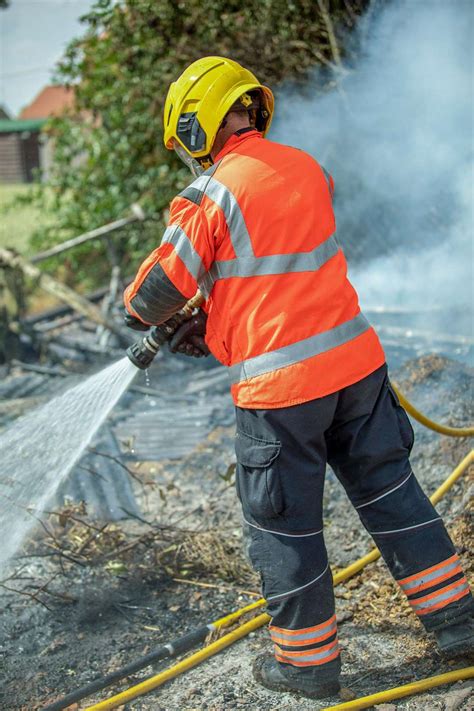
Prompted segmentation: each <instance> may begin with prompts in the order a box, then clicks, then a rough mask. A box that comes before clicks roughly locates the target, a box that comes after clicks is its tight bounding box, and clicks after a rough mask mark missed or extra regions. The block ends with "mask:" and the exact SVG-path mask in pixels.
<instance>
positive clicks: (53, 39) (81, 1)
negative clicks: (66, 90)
mask: <svg viewBox="0 0 474 711" xmlns="http://www.w3.org/2000/svg"><path fill="white" fill-rule="evenodd" d="M92 5H93V0H10V6H9V7H8V8H7V9H6V10H0V106H4V107H5V108H6V110H7V111H8V113H9V114H10V115H12V116H13V117H15V116H17V115H18V113H19V112H20V111H21V109H22V108H23V107H24V106H25V105H27V104H29V103H30V102H31V101H32V100H33V99H34V97H35V96H36V95H37V94H38V93H39V91H40V90H41V89H42V88H43V87H44V86H45V85H46V84H49V83H50V82H51V75H52V73H53V70H54V66H55V63H56V62H57V61H58V59H59V58H60V57H61V55H62V53H63V51H64V49H65V47H66V45H67V44H68V42H69V41H70V40H71V39H73V38H74V37H76V36H78V35H80V34H82V32H83V29H82V27H83V26H82V25H81V23H80V22H79V19H78V18H79V17H80V16H81V15H84V14H86V13H87V12H88V10H89V9H90V7H91V6H92Z"/></svg>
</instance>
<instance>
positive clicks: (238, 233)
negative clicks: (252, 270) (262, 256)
mask: <svg viewBox="0 0 474 711" xmlns="http://www.w3.org/2000/svg"><path fill="white" fill-rule="evenodd" d="M190 187H193V188H196V189H197V190H202V191H203V192H204V194H205V195H207V197H209V198H210V199H211V200H212V201H213V202H215V203H216V205H219V207H220V208H221V210H222V212H223V213H224V215H225V219H226V222H227V226H228V228H229V234H230V240H231V242H232V246H233V248H234V252H235V254H236V256H237V257H249V256H251V257H253V256H254V251H253V247H252V241H251V239H250V235H249V232H248V229H247V225H246V224H245V220H244V216H243V215H242V211H241V209H240V207H239V203H238V202H237V199H236V197H235V196H234V194H233V193H232V192H231V191H230V190H229V188H227V187H226V186H225V185H224V184H223V183H220V182H219V181H218V180H216V179H215V178H213V177H209V176H208V175H201V176H200V177H199V178H197V180H195V181H194V182H193V183H191V186H190Z"/></svg>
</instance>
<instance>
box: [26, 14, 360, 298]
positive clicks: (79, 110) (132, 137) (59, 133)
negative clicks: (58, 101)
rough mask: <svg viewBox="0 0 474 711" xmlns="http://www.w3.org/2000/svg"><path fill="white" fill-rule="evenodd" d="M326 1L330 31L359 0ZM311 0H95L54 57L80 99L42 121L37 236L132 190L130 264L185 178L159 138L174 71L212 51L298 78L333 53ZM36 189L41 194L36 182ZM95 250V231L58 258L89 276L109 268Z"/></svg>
mask: <svg viewBox="0 0 474 711" xmlns="http://www.w3.org/2000/svg"><path fill="white" fill-rule="evenodd" d="M325 2H326V5H325V7H327V8H328V9H329V12H330V16H331V18H332V21H333V23H334V26H335V27H336V29H337V28H339V29H338V31H341V30H344V28H345V27H346V28H347V27H350V26H351V25H352V24H353V23H354V19H355V17H356V14H357V13H359V12H361V10H362V8H363V7H365V5H366V4H367V2H366V0H358V1H356V0H330V2H328V0H325ZM319 6H320V3H319V2H317V1H314V0H246V2H242V0H238V1H236V0H186V1H185V0H181V1H177V0H122V1H121V2H116V0H98V1H97V2H96V4H95V5H94V6H93V9H92V10H91V12H90V13H89V14H87V15H85V16H84V17H83V18H82V21H83V23H84V24H85V27H86V31H85V34H84V36H83V37H81V38H79V39H77V40H74V41H73V42H72V43H71V44H70V45H69V47H68V49H67V51H66V53H65V55H64V58H63V60H62V61H61V63H60V65H59V69H58V73H57V80H58V81H59V82H61V83H63V84H66V85H68V86H73V87H74V88H75V92H76V107H75V113H74V114H70V115H68V116H65V117H63V118H61V119H54V120H52V121H51V122H50V124H49V127H48V131H49V132H50V133H51V135H52V136H53V137H54V141H55V145H56V152H55V162H54V166H53V170H52V173H51V176H50V179H49V180H48V183H47V185H46V187H47V188H50V189H51V190H50V191H49V194H51V192H52V194H53V195H54V200H53V201H52V205H51V209H52V212H53V213H54V216H55V222H54V226H53V227H52V228H51V227H50V228H48V229H46V230H42V231H40V232H39V233H38V234H37V235H36V237H35V238H34V244H35V247H36V248H38V249H40V248H41V249H42V248H45V247H46V246H50V245H51V244H53V243H56V242H58V241H61V240H62V239H64V238H66V237H69V236H72V235H75V234H78V233H80V232H82V231H85V230H88V229H92V228H94V227H97V226H99V225H102V224H104V223H106V222H108V221H111V220H113V219H116V218H118V217H120V216H123V214H124V213H125V212H126V211H127V209H128V207H129V205H130V204H131V203H132V202H134V201H139V202H140V203H141V205H142V206H143V208H144V210H145V212H146V213H147V214H148V215H151V216H153V218H154V220H152V221H150V222H147V223H145V225H142V226H139V227H129V228H127V229H126V231H124V235H123V236H122V238H121V239H120V240H116V244H117V245H119V254H120V259H121V261H122V264H123V268H124V270H125V271H126V272H127V271H128V272H132V271H133V269H134V268H135V266H136V263H137V261H138V260H139V259H141V258H142V257H143V256H144V254H145V253H146V252H147V250H149V249H152V248H153V247H155V246H156V245H157V243H158V242H159V240H160V237H161V232H162V222H163V211H164V210H165V208H166V206H167V205H168V203H169V201H170V199H171V198H172V197H173V196H174V195H175V194H176V192H177V191H179V190H180V189H182V188H183V187H184V185H185V184H187V183H188V182H189V180H190V175H189V173H188V171H187V169H185V168H183V167H182V165H181V164H180V163H179V161H177V159H176V158H175V157H174V155H173V154H172V153H170V152H169V151H166V150H165V149H164V148H163V144H162V119H161V113H162V109H163V104H164V99H165V96H166V92H167V89H168V86H169V84H170V82H172V81H173V80H174V79H176V77H177V76H178V75H179V74H180V72H181V71H182V70H183V69H184V68H185V67H186V66H187V65H188V64H189V63H190V62H192V61H194V60H195V59H197V58H199V57H201V56H206V55H210V54H220V55H225V56H228V57H231V58H232V59H235V60H237V61H239V62H241V63H243V64H244V65H245V66H247V67H248V68H249V69H251V70H252V71H253V72H255V74H256V75H257V76H258V78H259V79H260V81H262V82H266V83H268V84H270V85H271V86H275V85H276V84H277V83H278V82H281V81H282V80H284V79H286V78H291V79H292V80H299V79H301V80H304V78H305V76H306V75H307V72H308V69H309V68H311V67H313V66H314V65H315V64H317V63H318V62H320V61H327V60H329V61H332V60H333V56H332V52H331V47H330V43H329V41H328V34H327V27H326V24H325V22H324V18H323V17H322V15H321V12H320V8H319ZM34 190H35V198H34V199H35V200H36V201H40V202H41V201H42V200H43V197H44V195H43V193H44V186H42V185H39V186H37V187H36V188H35V189H34ZM103 255H104V246H103V245H100V246H98V243H97V242H94V243H93V244H89V245H86V246H84V247H82V248H81V249H78V250H74V252H70V253H68V254H67V257H64V256H63V258H62V259H61V261H62V262H63V265H64V262H65V261H66V264H67V265H68V267H69V268H70V273H71V275H72V276H73V278H74V279H75V280H76V281H77V279H78V278H79V279H86V280H87V281H88V282H91V283H92V282H98V281H100V280H101V279H103V278H104V277H105V275H106V274H107V273H108V269H109V267H108V264H107V262H106V260H104V259H102V257H103ZM48 266H51V263H50V264H49V265H48ZM53 266H54V264H53ZM91 285H92V284H91Z"/></svg>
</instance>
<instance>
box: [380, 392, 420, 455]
mask: <svg viewBox="0 0 474 711" xmlns="http://www.w3.org/2000/svg"><path fill="white" fill-rule="evenodd" d="M385 384H386V386H387V389H388V392H389V393H390V397H391V400H392V402H393V404H394V406H395V411H396V413H397V418H398V424H399V428H400V437H401V440H402V445H403V446H404V447H405V449H407V450H408V453H410V452H411V450H412V447H413V444H414V442H415V433H414V431H413V427H412V426H411V422H410V420H409V419H408V415H407V413H406V412H405V408H403V407H402V406H401V405H400V400H399V399H398V396H397V393H396V392H395V390H394V389H393V387H392V384H391V383H390V381H389V380H388V378H387V380H386V383H385Z"/></svg>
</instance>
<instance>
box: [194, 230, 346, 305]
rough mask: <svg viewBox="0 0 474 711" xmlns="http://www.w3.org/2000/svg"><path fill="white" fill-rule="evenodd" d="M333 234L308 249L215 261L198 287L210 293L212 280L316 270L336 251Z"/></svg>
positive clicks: (336, 246)
mask: <svg viewBox="0 0 474 711" xmlns="http://www.w3.org/2000/svg"><path fill="white" fill-rule="evenodd" d="M339 249H340V247H339V245H338V243H337V240H336V237H335V235H331V236H330V237H329V238H328V239H327V240H325V241H324V242H323V243H322V244H320V245H318V246H317V247H316V248H315V249H313V250H311V251H310V252H293V253H290V254H271V255H268V256H266V257H238V258H237V259H227V260H221V261H216V262H214V264H213V265H212V267H211V268H210V270H209V271H208V273H207V274H206V275H205V277H204V278H203V279H202V284H200V286H201V287H202V289H203V290H204V292H205V293H207V294H210V293H211V291H212V287H213V286H214V284H215V282H216V281H218V280H219V279H229V278H230V277H254V276H271V275H277V274H291V273H294V274H296V273H298V272H313V271H317V270H318V269H320V268H321V267H322V266H323V264H326V262H328V261H329V260H330V259H331V258H332V257H334V256H335V255H336V254H337V253H338V252H339Z"/></svg>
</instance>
